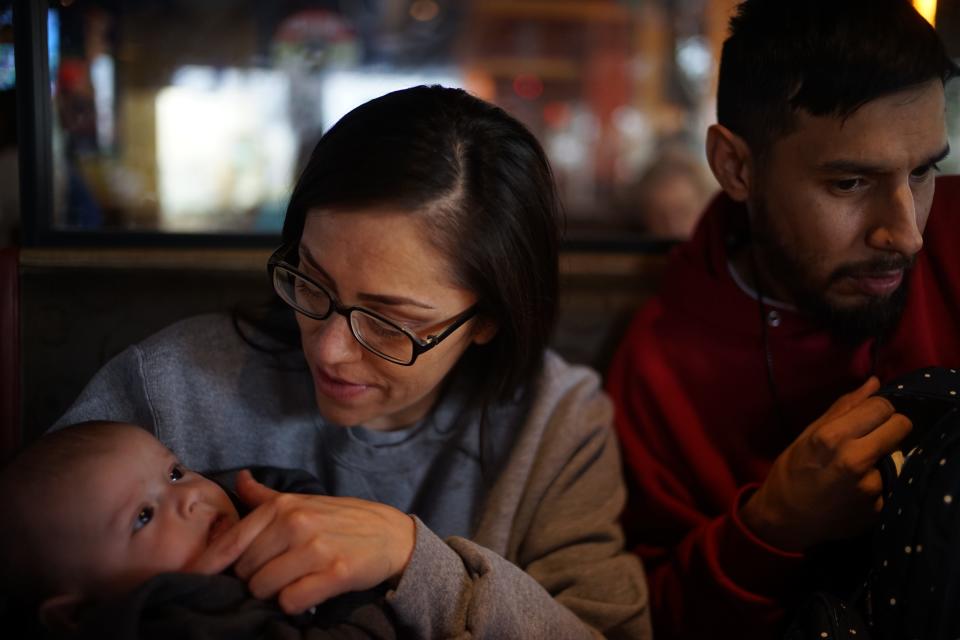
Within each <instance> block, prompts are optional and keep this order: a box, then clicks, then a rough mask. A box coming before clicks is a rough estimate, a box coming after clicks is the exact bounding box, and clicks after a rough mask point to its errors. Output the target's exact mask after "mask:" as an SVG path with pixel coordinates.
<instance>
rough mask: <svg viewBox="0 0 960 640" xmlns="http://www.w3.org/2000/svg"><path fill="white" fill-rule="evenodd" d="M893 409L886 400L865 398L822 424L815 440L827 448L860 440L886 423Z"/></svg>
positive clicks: (875, 397)
mask: <svg viewBox="0 0 960 640" xmlns="http://www.w3.org/2000/svg"><path fill="white" fill-rule="evenodd" d="M894 411H895V409H894V408H893V405H892V404H890V401H889V400H887V399H886V398H881V397H879V396H873V397H872V398H867V399H866V400H864V401H862V402H861V403H860V404H858V405H857V406H855V407H852V408H851V409H850V410H849V411H847V412H846V413H844V414H843V415H841V416H839V417H836V418H834V419H833V420H830V421H829V422H827V423H825V424H822V425H821V426H820V429H819V430H818V435H817V439H818V440H820V441H821V442H823V443H824V444H826V445H827V446H833V447H838V446H839V445H840V444H842V443H843V442H845V441H847V440H850V439H853V438H862V437H863V436H865V435H867V434H868V433H870V432H872V431H873V430H874V429H876V428H877V427H879V426H880V425H882V424H883V423H884V422H886V421H887V420H888V419H889V418H890V416H892V415H893V414H894Z"/></svg>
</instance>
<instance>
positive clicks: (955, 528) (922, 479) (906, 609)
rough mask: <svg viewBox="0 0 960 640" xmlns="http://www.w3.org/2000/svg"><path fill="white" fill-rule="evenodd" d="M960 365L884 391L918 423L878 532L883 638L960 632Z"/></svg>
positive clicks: (874, 578)
mask: <svg viewBox="0 0 960 640" xmlns="http://www.w3.org/2000/svg"><path fill="white" fill-rule="evenodd" d="M958 371H960V370H958V369H942V368H928V369H922V370H920V371H917V372H915V373H912V374H910V375H908V376H905V377H903V378H901V379H899V380H897V381H895V382H894V383H892V384H890V385H887V386H886V387H885V388H884V389H883V390H882V392H883V393H884V395H886V397H887V398H889V399H890V401H891V402H892V403H893V404H894V406H895V407H896V408H897V410H898V411H899V412H901V413H903V414H905V415H907V416H908V417H909V418H910V419H911V420H912V421H913V425H914V427H913V431H912V432H911V434H910V436H909V437H908V438H907V439H906V441H905V443H904V452H905V453H906V458H905V461H904V464H903V468H902V470H901V471H900V474H899V476H898V477H897V478H896V479H895V480H893V481H892V482H890V490H889V491H887V492H886V493H885V495H884V507H883V513H882V515H881V521H880V524H879V526H878V527H877V530H876V532H875V536H874V545H873V570H872V572H871V575H870V578H869V582H868V597H867V601H866V605H867V614H868V615H867V620H868V623H869V624H870V627H871V629H872V631H873V637H874V638H876V639H878V640H893V639H900V638H906V639H910V638H922V639H923V640H934V639H937V638H948V639H950V640H953V639H955V638H958V637H960V372H958Z"/></svg>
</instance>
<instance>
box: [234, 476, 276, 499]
mask: <svg viewBox="0 0 960 640" xmlns="http://www.w3.org/2000/svg"><path fill="white" fill-rule="evenodd" d="M236 485H237V495H238V496H240V499H241V500H243V502H244V504H246V505H247V506H248V507H251V508H255V507H259V506H260V505H262V504H264V503H265V502H268V501H269V500H271V499H273V498H274V497H275V496H278V495H280V492H279V491H274V490H273V489H271V488H269V487H267V486H266V485H263V484H260V482H258V481H257V480H256V478H254V477H253V474H251V473H250V471H249V470H247V469H244V470H242V471H241V472H240V473H238V474H237V480H236Z"/></svg>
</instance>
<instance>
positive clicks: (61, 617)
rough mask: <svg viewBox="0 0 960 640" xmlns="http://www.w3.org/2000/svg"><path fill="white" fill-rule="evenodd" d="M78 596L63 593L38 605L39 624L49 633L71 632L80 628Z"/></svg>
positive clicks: (79, 601)
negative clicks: (49, 631)
mask: <svg viewBox="0 0 960 640" xmlns="http://www.w3.org/2000/svg"><path fill="white" fill-rule="evenodd" d="M80 603H81V600H80V596H79V595H77V594H75V593H64V594H61V595H59V596H53V597H52V598H47V599H46V600H44V601H43V603H41V604H40V610H39V616H40V622H41V624H43V626H44V627H46V628H47V629H50V630H51V631H61V632H72V631H76V630H77V629H78V627H79V626H80V621H79V613H80Z"/></svg>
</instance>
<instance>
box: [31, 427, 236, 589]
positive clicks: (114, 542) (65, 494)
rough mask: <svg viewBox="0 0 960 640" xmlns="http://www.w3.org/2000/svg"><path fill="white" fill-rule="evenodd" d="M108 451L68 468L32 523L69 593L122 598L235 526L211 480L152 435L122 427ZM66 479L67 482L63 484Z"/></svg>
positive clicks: (183, 563) (231, 510)
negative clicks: (41, 523)
mask: <svg viewBox="0 0 960 640" xmlns="http://www.w3.org/2000/svg"><path fill="white" fill-rule="evenodd" d="M113 437H114V438H115V440H113V441H112V442H111V445H112V446H111V447H110V449H109V450H108V451H107V452H106V453H104V454H102V455H96V456H92V457H91V458H89V459H88V460H85V461H84V462H83V463H81V464H79V465H78V467H77V468H75V469H70V470H69V471H67V473H66V474H65V478H64V479H65V482H64V483H62V486H61V488H60V489H59V490H57V491H56V495H53V496H50V499H49V501H48V503H47V506H48V508H47V509H44V511H43V512H42V513H38V514H37V517H39V518H43V519H44V520H45V521H47V525H48V526H46V527H38V530H39V531H41V532H43V533H40V534H39V535H47V536H49V540H47V545H46V546H47V548H49V549H50V553H51V554H55V555H56V556H58V557H57V558H56V561H57V566H59V567H62V569H63V577H64V584H65V587H66V588H67V589H68V590H71V591H75V592H81V593H84V594H85V595H88V596H91V595H92V596H106V595H110V594H114V593H122V592H124V591H126V590H128V589H130V588H133V587H135V586H136V585H138V584H139V583H141V582H143V581H144V580H146V579H148V578H151V577H153V576H154V575H157V574H159V573H162V572H168V571H179V570H181V569H183V568H184V567H185V566H186V565H187V564H189V562H190V561H192V560H193V559H195V558H196V557H197V556H198V555H199V554H200V553H201V552H202V551H203V550H205V549H206V548H207V546H208V545H209V544H210V542H211V541H212V540H213V539H214V538H215V537H217V536H219V535H220V534H222V533H223V532H224V531H226V529H228V528H229V527H230V526H232V525H233V524H234V523H236V522H237V520H238V516H237V511H236V509H235V508H234V506H233V503H232V502H231V501H230V499H229V498H228V497H227V495H226V494H225V493H224V492H223V490H222V489H221V488H220V487H219V486H218V485H217V484H216V483H214V482H212V481H211V480H208V479H206V478H204V477H203V476H201V475H198V474H196V473H194V472H192V471H190V470H188V469H186V468H185V467H183V465H181V464H180V462H179V461H178V460H177V459H176V457H175V456H174V455H173V454H172V453H171V452H170V451H169V450H168V449H167V448H166V447H164V446H163V445H162V444H160V442H159V441H157V440H156V438H154V437H153V436H151V435H150V434H148V433H147V432H146V431H143V430H142V429H139V428H137V427H133V426H129V427H126V428H122V429H121V430H119V431H118V433H117V434H116V435H115V436H113ZM68 476H69V477H68Z"/></svg>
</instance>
